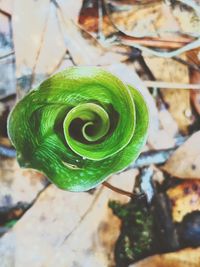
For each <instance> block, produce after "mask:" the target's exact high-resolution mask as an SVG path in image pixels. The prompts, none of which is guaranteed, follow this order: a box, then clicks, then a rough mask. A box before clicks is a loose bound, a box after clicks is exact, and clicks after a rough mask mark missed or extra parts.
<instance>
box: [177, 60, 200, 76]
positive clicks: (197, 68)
mask: <svg viewBox="0 0 200 267" xmlns="http://www.w3.org/2000/svg"><path fill="white" fill-rule="evenodd" d="M172 59H174V60H176V61H177V62H179V63H181V64H183V65H186V66H188V68H190V69H193V70H196V71H199V72H200V67H199V66H198V65H196V64H193V63H190V62H187V61H186V60H184V59H182V58H180V57H172Z"/></svg>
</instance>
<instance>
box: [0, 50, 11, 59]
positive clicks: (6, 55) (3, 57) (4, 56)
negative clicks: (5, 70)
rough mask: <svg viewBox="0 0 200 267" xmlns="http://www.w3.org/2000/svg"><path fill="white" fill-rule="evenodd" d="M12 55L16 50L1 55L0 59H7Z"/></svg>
mask: <svg viewBox="0 0 200 267" xmlns="http://www.w3.org/2000/svg"><path fill="white" fill-rule="evenodd" d="M12 55H14V51H12V52H10V53H7V54H5V55H3V56H0V60H2V59H5V58H7V57H10V56H12Z"/></svg>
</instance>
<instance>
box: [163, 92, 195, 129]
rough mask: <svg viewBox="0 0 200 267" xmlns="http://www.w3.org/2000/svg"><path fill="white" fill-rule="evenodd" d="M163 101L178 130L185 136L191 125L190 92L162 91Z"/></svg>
mask: <svg viewBox="0 0 200 267" xmlns="http://www.w3.org/2000/svg"><path fill="white" fill-rule="evenodd" d="M161 93H162V96H163V99H164V101H165V103H166V104H167V108H168V110H169V112H170V113H171V115H172V117H173V118H174V120H175V121H176V123H177V124H178V128H179V130H180V131H181V132H182V133H184V134H186V133H187V132H188V127H189V126H190V125H191V124H192V123H193V116H192V110H191V104H190V91H189V90H184V89H178V90H174V89H162V90H161Z"/></svg>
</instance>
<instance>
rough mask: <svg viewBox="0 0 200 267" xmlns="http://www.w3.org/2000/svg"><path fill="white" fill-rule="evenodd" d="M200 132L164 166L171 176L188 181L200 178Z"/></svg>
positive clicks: (181, 147)
mask: <svg viewBox="0 0 200 267" xmlns="http://www.w3.org/2000/svg"><path fill="white" fill-rule="evenodd" d="M199 140H200V131H198V132H196V133H194V134H193V135H192V136H191V137H190V138H189V139H188V140H187V141H186V142H185V143H184V144H183V145H182V146H180V147H179V148H178V149H177V150H176V151H175V152H174V153H173V155H172V156H171V157H170V158H169V160H168V161H167V162H166V164H165V165H164V166H163V170H165V171H166V172H168V173H169V174H171V175H173V176H175V177H179V178H186V179H188V178H189V179H195V178H198V179H199V178H200V142H199Z"/></svg>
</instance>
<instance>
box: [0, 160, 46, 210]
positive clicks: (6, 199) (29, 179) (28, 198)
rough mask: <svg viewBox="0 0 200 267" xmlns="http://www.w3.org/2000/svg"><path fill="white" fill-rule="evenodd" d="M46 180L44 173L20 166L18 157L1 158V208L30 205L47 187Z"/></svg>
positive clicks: (7, 208)
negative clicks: (20, 204) (21, 204)
mask: <svg viewBox="0 0 200 267" xmlns="http://www.w3.org/2000/svg"><path fill="white" fill-rule="evenodd" d="M45 181H46V180H45V177H44V175H41V174H39V173H38V172H35V171H31V170H27V169H26V170H24V169H22V168H20V167H19V165H18V163H17V161H16V159H7V158H0V208H4V209H6V210H9V209H11V208H14V207H15V206H17V205H18V204H19V203H23V204H25V205H29V204H30V203H31V202H32V201H33V200H34V199H35V198H36V196H37V194H38V193H39V192H40V191H41V190H42V189H43V188H44V187H45Z"/></svg>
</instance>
